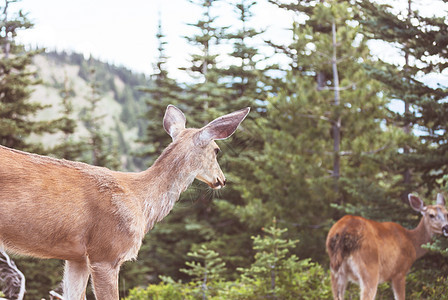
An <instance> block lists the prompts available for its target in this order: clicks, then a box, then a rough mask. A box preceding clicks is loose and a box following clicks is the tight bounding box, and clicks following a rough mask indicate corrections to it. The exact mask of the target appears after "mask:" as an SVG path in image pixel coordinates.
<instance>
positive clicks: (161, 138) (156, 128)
mask: <svg viewBox="0 0 448 300" xmlns="http://www.w3.org/2000/svg"><path fill="white" fill-rule="evenodd" d="M156 37H157V40H158V42H159V46H158V52H159V57H158V59H157V62H156V63H155V65H154V74H153V75H152V84H153V86H151V87H149V88H142V89H141V90H142V91H143V92H145V93H148V94H149V95H150V96H151V97H150V98H149V99H147V100H146V104H147V107H148V109H147V112H146V114H145V115H144V118H145V119H146V121H147V122H148V126H147V128H146V135H145V137H144V138H143V139H142V142H143V143H144V144H145V145H147V148H146V151H145V153H143V155H145V156H149V157H150V158H151V161H152V162H153V161H154V160H155V159H156V158H157V157H158V156H159V155H160V154H161V153H162V151H163V149H164V148H165V147H166V146H167V145H168V144H169V143H170V142H171V140H170V137H169V135H167V134H166V132H165V131H164V130H161V124H162V121H163V116H164V114H165V110H166V107H167V106H168V105H169V104H173V105H176V106H179V108H180V109H181V110H183V111H184V110H185V108H186V107H185V104H183V103H181V97H182V95H181V94H182V88H181V87H180V86H179V84H178V83H177V82H176V80H174V79H172V78H171V77H170V76H169V74H168V71H167V70H166V66H165V65H166V63H167V61H168V57H167V56H166V55H165V45H166V44H167V42H166V41H165V40H164V38H165V35H164V34H163V31H162V23H161V20H160V19H159V25H158V32H157V35H156Z"/></svg>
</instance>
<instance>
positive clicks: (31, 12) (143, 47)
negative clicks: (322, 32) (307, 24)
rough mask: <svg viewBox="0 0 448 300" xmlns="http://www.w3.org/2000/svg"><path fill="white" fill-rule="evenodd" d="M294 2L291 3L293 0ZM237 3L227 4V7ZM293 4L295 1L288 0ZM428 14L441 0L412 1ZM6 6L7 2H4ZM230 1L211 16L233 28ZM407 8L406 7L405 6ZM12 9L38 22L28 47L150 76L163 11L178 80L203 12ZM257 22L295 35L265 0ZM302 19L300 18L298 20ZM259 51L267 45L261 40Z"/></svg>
mask: <svg viewBox="0 0 448 300" xmlns="http://www.w3.org/2000/svg"><path fill="white" fill-rule="evenodd" d="M291 1H292V0H291ZM378 1H380V2H388V3H389V2H390V1H392V2H393V3H395V4H396V3H397V2H400V3H403V4H406V3H407V0H387V1H385V0H378ZM232 2H238V1H237V0H228V1H227V3H232ZM285 2H290V1H285ZM413 2H414V3H415V5H416V6H418V7H419V9H420V10H422V11H423V12H424V13H425V14H426V15H434V14H439V15H440V14H445V15H446V13H447V11H446V6H445V7H444V8H443V9H441V8H440V7H438V6H435V5H433V3H440V2H441V1H434V0H413ZM0 3H1V4H0V5H3V1H1V2H0ZM227 3H226V2H224V3H220V2H218V3H217V4H219V6H217V7H214V10H213V11H212V15H214V16H217V17H218V20H217V21H218V24H220V25H224V26H229V25H232V24H234V23H236V22H237V17H238V16H237V15H236V13H235V12H234V11H233V8H231V6H230V5H229V4H227ZM402 7H403V9H406V6H405V5H404V6H403V5H402ZM11 8H12V9H13V8H14V9H22V10H23V11H24V12H27V13H28V17H29V19H30V20H31V21H32V22H33V23H34V24H35V26H34V28H33V29H29V30H25V31H23V32H21V33H20V34H19V39H20V40H21V41H22V42H23V43H24V44H26V45H32V46H36V45H37V46H40V47H46V48H47V49H49V50H54V49H56V50H68V51H76V52H80V53H83V54H84V55H86V56H89V55H90V54H92V55H93V56H94V57H95V58H98V59H101V60H103V61H107V62H110V63H113V64H116V65H122V66H125V67H127V68H129V69H131V70H133V71H137V72H144V73H146V74H151V73H152V72H153V64H154V63H155V61H156V58H157V55H158V53H157V46H158V42H157V40H156V37H155V36H156V31H157V25H158V19H159V13H160V14H161V17H162V26H163V33H164V34H165V36H166V38H165V41H167V42H168V44H167V45H166V46H165V49H166V51H165V52H166V55H168V57H169V62H168V70H169V72H170V74H171V76H173V77H176V78H178V79H181V80H185V78H179V77H180V76H181V74H182V73H181V72H178V71H177V69H178V68H179V67H185V66H187V65H188V62H187V59H188V58H189V55H190V54H191V53H192V51H193V50H194V49H192V48H191V46H189V45H188V43H187V42H186V40H185V39H184V38H183V36H187V35H191V34H192V30H193V28H192V26H188V25H187V24H188V23H196V22H197V21H198V20H199V18H200V14H201V11H200V9H199V8H198V7H197V6H196V5H193V4H191V3H189V2H188V1H187V0H126V1H123V0H122V1H118V0H75V1H73V0H22V1H21V2H18V3H13V4H11ZM252 12H253V13H254V18H253V20H252V23H251V26H252V27H253V28H255V29H265V30H266V32H265V33H264V34H263V38H264V39H270V40H273V41H275V42H277V43H279V44H285V45H287V44H289V43H290V38H291V34H290V32H289V31H288V30H287V28H290V27H291V25H292V22H293V20H294V16H293V15H292V14H291V13H290V12H287V11H285V10H282V9H279V8H278V7H277V6H275V5H272V4H269V3H267V0H260V1H258V3H257V4H256V5H255V6H254V7H253V10H252ZM296 18H297V17H296ZM260 47H263V43H262V41H260ZM377 48H379V49H372V51H373V53H374V54H377V55H379V56H383V59H384V57H386V58H387V57H388V56H391V55H393V54H392V53H391V52H387V51H390V49H389V50H387V49H385V48H384V46H380V47H377ZM224 51H225V50H224Z"/></svg>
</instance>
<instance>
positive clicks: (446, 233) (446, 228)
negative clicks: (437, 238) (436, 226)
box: [442, 225, 448, 237]
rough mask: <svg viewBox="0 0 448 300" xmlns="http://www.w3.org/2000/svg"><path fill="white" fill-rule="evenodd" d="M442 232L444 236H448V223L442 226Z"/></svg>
mask: <svg viewBox="0 0 448 300" xmlns="http://www.w3.org/2000/svg"><path fill="white" fill-rule="evenodd" d="M442 233H443V235H444V236H446V237H448V225H445V226H443V227H442Z"/></svg>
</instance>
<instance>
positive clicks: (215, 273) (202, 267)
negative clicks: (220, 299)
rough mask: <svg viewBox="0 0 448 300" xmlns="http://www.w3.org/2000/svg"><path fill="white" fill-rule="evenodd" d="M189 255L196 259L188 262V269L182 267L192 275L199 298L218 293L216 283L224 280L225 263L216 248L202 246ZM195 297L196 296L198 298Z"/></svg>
mask: <svg viewBox="0 0 448 300" xmlns="http://www.w3.org/2000/svg"><path fill="white" fill-rule="evenodd" d="M187 255H188V256H189V257H191V258H193V259H195V260H194V261H189V262H186V265H187V266H188V267H189V268H188V269H180V271H181V272H184V273H185V274H188V275H189V276H191V278H192V280H193V283H194V285H195V289H194V291H193V293H194V294H195V296H196V297H197V299H199V298H202V299H203V300H205V299H208V298H209V297H210V296H213V294H215V293H216V291H214V289H215V286H216V283H217V282H219V281H222V280H223V277H222V275H223V274H224V273H225V263H224V262H223V261H222V259H221V258H220V257H219V254H218V253H217V252H215V251H214V250H210V249H207V247H206V246H202V247H200V248H199V249H198V250H197V251H193V252H188V253H187ZM196 297H195V298H196Z"/></svg>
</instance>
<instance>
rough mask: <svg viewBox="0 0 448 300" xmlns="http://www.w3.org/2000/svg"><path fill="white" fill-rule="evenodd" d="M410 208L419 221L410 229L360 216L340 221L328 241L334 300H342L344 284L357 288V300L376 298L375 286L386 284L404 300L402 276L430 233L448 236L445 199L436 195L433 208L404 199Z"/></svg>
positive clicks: (396, 295) (346, 217) (347, 217)
mask: <svg viewBox="0 0 448 300" xmlns="http://www.w3.org/2000/svg"><path fill="white" fill-rule="evenodd" d="M408 198H409V203H410V204H411V207H412V208H413V209H414V210H416V211H418V212H420V213H421V214H422V215H423V217H422V219H421V220H420V223H419V224H418V226H417V227H416V228H415V229H413V230H408V229H405V228H403V227H402V226H401V225H398V224H397V223H393V222H384V223H379V222H375V221H371V220H367V219H364V218H362V217H354V216H344V217H343V218H341V219H340V220H339V221H338V222H336V224H334V225H333V227H332V228H331V229H330V232H329V233H328V236H327V243H326V246H327V252H328V255H329V256H330V269H331V288H332V290H333V297H334V299H335V300H336V299H337V300H342V299H344V293H345V288H346V286H347V283H348V280H350V281H353V282H356V283H358V284H359V285H360V288H361V300H367V299H375V295H376V291H377V287H378V284H379V283H381V282H391V283H392V288H393V292H394V296H395V299H397V300H404V299H405V281H406V274H407V273H408V271H409V269H410V268H411V266H412V264H413V263H414V261H415V260H416V259H418V258H420V257H422V256H423V255H424V254H425V253H426V252H427V250H425V249H423V248H421V246H422V245H423V244H426V243H429V242H430V241H431V238H432V237H433V235H434V234H443V235H444V236H448V216H447V210H446V208H445V199H444V197H443V196H442V194H438V195H437V203H436V205H428V206H425V205H424V203H423V201H422V200H421V199H420V198H419V197H417V196H415V195H412V194H409V195H408Z"/></svg>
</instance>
